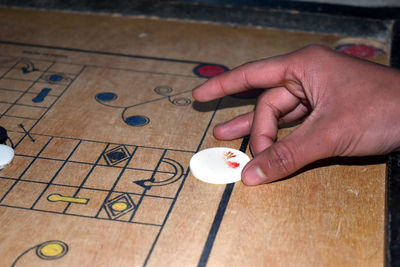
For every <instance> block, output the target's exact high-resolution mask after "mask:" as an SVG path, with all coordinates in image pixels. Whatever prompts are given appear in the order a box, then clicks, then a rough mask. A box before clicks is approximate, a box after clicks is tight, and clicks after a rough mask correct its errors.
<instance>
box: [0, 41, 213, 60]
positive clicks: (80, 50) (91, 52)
mask: <svg viewBox="0 0 400 267" xmlns="http://www.w3.org/2000/svg"><path fill="white" fill-rule="evenodd" d="M0 44H7V45H15V46H25V47H35V48H44V49H53V50H63V51H68V52H78V53H88V54H98V55H105V56H115V57H127V58H138V59H146V60H157V61H169V62H177V63H185V64H204V63H206V62H201V61H195V60H183V59H174V58H161V57H150V56H140V55H132V54H123V53H112V52H105V51H96V50H87V49H80V48H69V47H60V46H50V45H40V44H28V43H20V42H11V41H0ZM207 64H209V63H207Z"/></svg>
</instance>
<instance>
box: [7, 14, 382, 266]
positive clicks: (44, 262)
mask: <svg viewBox="0 0 400 267" xmlns="http://www.w3.org/2000/svg"><path fill="white" fill-rule="evenodd" d="M0 32H1V35H0V36H1V38H0V125H1V126H3V127H5V128H6V129H8V130H9V136H10V140H9V141H8V143H7V144H9V145H13V146H14V147H15V153H16V157H15V160H14V162H13V163H12V165H11V166H9V167H7V168H6V169H4V170H2V171H0V232H1V234H0V258H1V259H2V260H1V262H0V265H1V266H143V265H146V266H196V265H200V266H204V265H205V264H207V265H208V266H310V265H314V266H338V265H339V266H367V265H368V266H380V265H382V263H383V257H384V214H385V165H384V164H383V163H382V162H381V161H379V160H375V159H362V160H352V159H350V160H349V159H347V160H328V161H323V162H320V163H319V164H315V165H312V166H310V167H309V168H306V169H305V170H302V171H301V172H299V173H298V174H297V175H295V176H293V177H291V178H290V179H285V180H282V181H279V182H276V183H272V184H269V185H263V186H258V187H246V186H244V185H243V184H241V183H240V182H239V183H236V184H235V185H228V186H225V185H210V184H206V183H202V182H200V181H198V180H196V179H195V178H194V177H193V176H192V175H191V174H190V172H189V169H188V162H189V160H190V158H191V156H192V155H193V154H194V153H195V152H197V151H199V150H200V149H204V148H208V147H214V146H229V147H233V148H237V149H239V148H240V147H241V146H242V144H243V145H245V142H244V141H243V140H236V141H232V142H222V141H218V140H216V139H215V138H214V137H213V136H212V127H213V126H214V125H215V124H216V123H219V122H223V121H225V120H228V119H230V118H232V117H233V116H235V115H238V114H241V113H243V112H247V111H250V110H252V109H253V105H254V102H255V99H253V98H240V97H239V98H238V97H226V98H224V99H222V100H221V101H214V102H212V103H207V104H200V103H195V102H194V101H193V99H192V97H191V90H192V89H193V88H194V87H195V86H196V85H198V84H200V83H202V82H204V81H205V80H206V76H212V73H214V72H218V71H222V70H224V69H230V68H233V67H235V66H237V65H239V64H241V63H244V62H247V61H249V60H255V59H258V58H261V57H269V56H273V55H278V54H282V53H287V52H290V51H293V50H295V49H298V48H301V47H303V46H305V45H307V44H311V43H317V44H322V45H325V46H328V47H334V46H335V44H336V43H337V42H339V41H340V40H342V39H343V38H344V37H343V36H334V35H327V34H323V33H318V34H317V33H304V32H294V31H283V30H275V29H261V28H251V27H234V26H228V25H217V24H206V23H194V22H187V21H186V22H180V21H172V20H158V19H148V18H132V17H131V18H128V17H115V16H106V15H104V16H99V15H85V14H72V13H58V12H44V11H32V10H13V9H0ZM375 61H377V62H380V63H384V64H387V63H388V62H389V58H388V56H386V55H383V56H381V57H379V58H376V59H375ZM210 71H211V72H210ZM291 130H292V129H283V130H281V131H280V136H284V135H286V134H288V133H290V131H291ZM243 142H244V143H243ZM242 148H243V147H242ZM247 153H249V152H248V151H247Z"/></svg>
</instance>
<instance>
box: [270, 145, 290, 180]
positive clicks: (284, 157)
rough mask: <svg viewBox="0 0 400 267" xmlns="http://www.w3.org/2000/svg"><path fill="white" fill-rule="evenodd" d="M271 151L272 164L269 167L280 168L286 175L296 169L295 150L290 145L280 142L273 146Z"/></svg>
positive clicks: (279, 170)
mask: <svg viewBox="0 0 400 267" xmlns="http://www.w3.org/2000/svg"><path fill="white" fill-rule="evenodd" d="M270 153H271V158H270V159H269V164H270V165H271V166H269V167H271V168H272V169H278V172H279V173H283V174H284V175H289V174H291V173H292V172H294V171H295V166H296V162H295V157H294V151H293V150H292V149H291V148H289V146H288V145H286V144H285V143H279V145H275V146H271V149H270Z"/></svg>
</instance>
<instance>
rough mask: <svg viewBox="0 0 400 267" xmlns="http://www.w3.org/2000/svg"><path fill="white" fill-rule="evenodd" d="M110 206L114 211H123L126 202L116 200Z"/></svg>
mask: <svg viewBox="0 0 400 267" xmlns="http://www.w3.org/2000/svg"><path fill="white" fill-rule="evenodd" d="M111 208H112V209H113V210H115V211H124V210H126V209H127V208H128V204H126V203H125V202H117V203H114V204H112V206H111Z"/></svg>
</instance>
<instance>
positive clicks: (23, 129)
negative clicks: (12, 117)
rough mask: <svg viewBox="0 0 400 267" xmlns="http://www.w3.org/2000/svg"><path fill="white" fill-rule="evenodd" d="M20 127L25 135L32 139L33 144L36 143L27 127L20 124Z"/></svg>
mask: <svg viewBox="0 0 400 267" xmlns="http://www.w3.org/2000/svg"><path fill="white" fill-rule="evenodd" d="M18 127H19V128H21V129H22V131H24V133H25V134H26V135H27V136H28V137H29V139H31V141H32V143H34V142H35V139H33V137H32V136H31V135H30V134H29V132H28V131H27V130H25V127H24V125H23V124H22V123H20V124H18Z"/></svg>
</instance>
